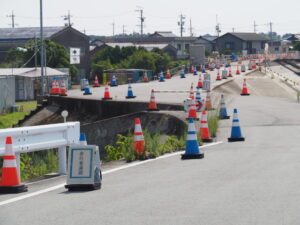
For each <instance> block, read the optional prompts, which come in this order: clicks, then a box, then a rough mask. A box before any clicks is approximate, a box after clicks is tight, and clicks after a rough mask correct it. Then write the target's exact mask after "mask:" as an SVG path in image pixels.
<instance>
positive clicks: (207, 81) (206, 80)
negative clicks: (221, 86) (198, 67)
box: [202, 73, 211, 91]
mask: <svg viewBox="0 0 300 225" xmlns="http://www.w3.org/2000/svg"><path fill="white" fill-rule="evenodd" d="M210 83H211V82H210V74H208V73H206V74H204V79H203V87H202V89H203V90H206V91H207V90H210Z"/></svg>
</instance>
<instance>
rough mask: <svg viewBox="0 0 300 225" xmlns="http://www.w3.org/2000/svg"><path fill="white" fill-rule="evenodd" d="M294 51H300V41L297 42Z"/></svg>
mask: <svg viewBox="0 0 300 225" xmlns="http://www.w3.org/2000/svg"><path fill="white" fill-rule="evenodd" d="M293 49H294V50H295V51H300V41H297V42H296V43H295V44H294V46H293Z"/></svg>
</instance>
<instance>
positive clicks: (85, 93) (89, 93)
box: [83, 92, 92, 95]
mask: <svg viewBox="0 0 300 225" xmlns="http://www.w3.org/2000/svg"><path fill="white" fill-rule="evenodd" d="M91 94H92V92H84V93H83V95H91Z"/></svg>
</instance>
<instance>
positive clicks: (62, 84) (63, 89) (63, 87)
mask: <svg viewBox="0 0 300 225" xmlns="http://www.w3.org/2000/svg"><path fill="white" fill-rule="evenodd" d="M59 95H60V96H68V95H67V88H66V83H65V80H64V79H61V82H60V94H59Z"/></svg>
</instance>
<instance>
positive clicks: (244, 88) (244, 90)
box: [241, 78, 250, 95]
mask: <svg viewBox="0 0 300 225" xmlns="http://www.w3.org/2000/svg"><path fill="white" fill-rule="evenodd" d="M241 95H250V94H249V92H248V88H247V83H246V78H245V79H244V83H243V89H242V93H241Z"/></svg>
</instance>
